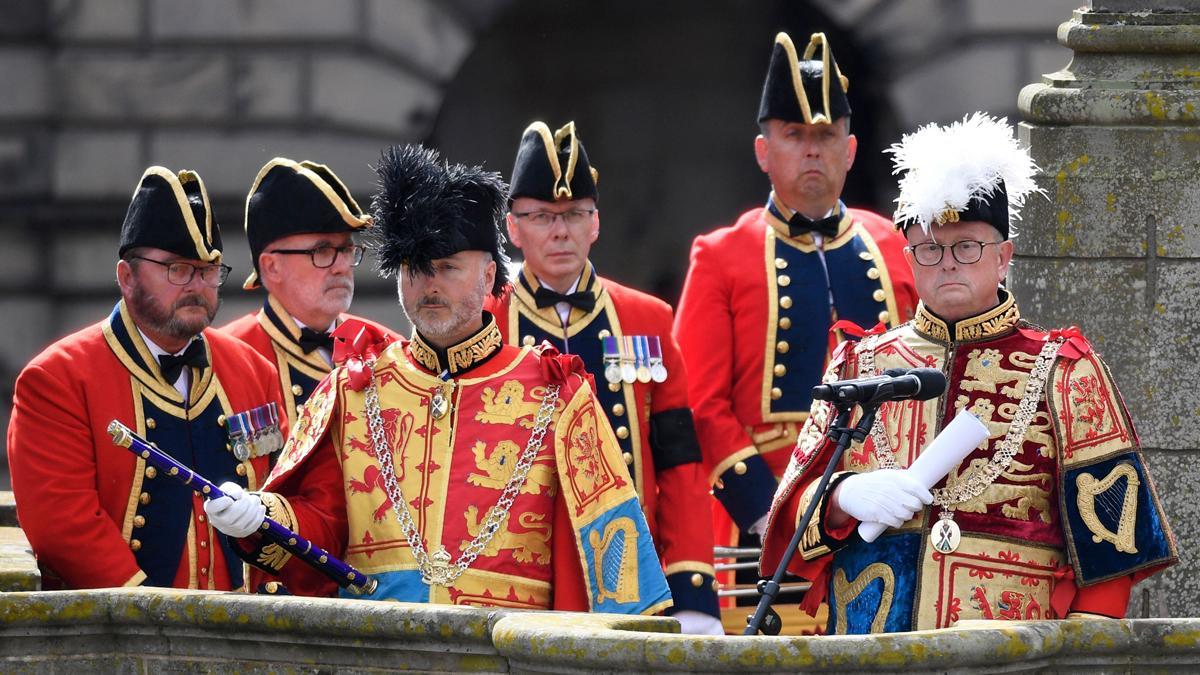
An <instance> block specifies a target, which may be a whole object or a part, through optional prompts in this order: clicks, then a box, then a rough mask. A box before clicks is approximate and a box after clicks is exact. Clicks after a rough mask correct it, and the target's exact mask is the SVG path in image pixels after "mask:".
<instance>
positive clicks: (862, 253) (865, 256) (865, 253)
mask: <svg viewBox="0 0 1200 675" xmlns="http://www.w3.org/2000/svg"><path fill="white" fill-rule="evenodd" d="M858 257H859V258H860V259H862V260H874V259H875V256H873V255H871V252H870V251H859V252H858Z"/></svg>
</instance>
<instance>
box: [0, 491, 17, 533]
mask: <svg viewBox="0 0 1200 675" xmlns="http://www.w3.org/2000/svg"><path fill="white" fill-rule="evenodd" d="M16 526H17V500H16V499H14V498H13V493H12V492H9V491H7V490H0V527H16Z"/></svg>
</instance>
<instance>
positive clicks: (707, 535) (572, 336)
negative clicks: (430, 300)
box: [487, 264, 719, 616]
mask: <svg viewBox="0 0 1200 675" xmlns="http://www.w3.org/2000/svg"><path fill="white" fill-rule="evenodd" d="M538 287H539V283H538V281H537V278H536V277H534V276H533V275H532V274H531V273H529V272H528V270H523V271H522V274H521V275H520V276H519V277H518V278H517V279H516V281H515V282H514V284H513V285H512V286H509V288H508V289H507V290H506V291H505V294H504V295H503V296H502V297H501V298H499V299H495V298H489V300H488V305H487V308H488V309H489V310H490V311H491V312H492V313H493V314H494V315H495V316H496V317H497V321H498V323H499V326H500V330H501V332H502V333H503V334H504V337H505V341H506V342H508V343H509V344H513V345H518V344H526V345H531V344H540V343H541V342H543V341H548V342H550V343H551V344H552V345H554V347H555V348H557V349H559V350H560V351H562V352H564V353H571V354H576V355H578V356H579V357H580V358H581V359H583V362H584V366H585V367H586V368H587V370H588V372H589V373H591V374H592V377H593V378H594V380H595V383H596V389H597V398H598V399H599V400H600V402H601V404H602V405H603V406H604V411H605V413H606V414H607V416H608V420H609V423H610V424H612V427H613V429H614V430H615V431H616V434H617V439H618V443H619V444H620V446H621V451H622V454H623V456H624V458H625V462H626V464H627V468H628V469H629V474H630V476H631V477H632V478H633V481H634V484H635V485H636V486H637V491H638V497H639V498H640V499H641V502H642V507H643V510H644V511H645V514H646V520H647V522H648V523H649V525H650V532H651V534H652V535H653V537H654V541H655V544H656V546H657V549H658V552H659V555H660V557H661V560H662V564H663V567H664V569H665V571H666V575H667V582H668V583H669V584H670V586H671V595H672V597H673V598H674V600H675V606H674V608H673V609H672V611H679V610H683V609H689V610H696V611H701V612H706V613H708V614H711V615H713V616H717V615H718V614H719V610H718V607H717V601H716V591H715V590H714V586H713V581H714V579H713V577H714V572H713V564H712V563H713V560H712V555H713V536H712V525H711V523H710V522H709V520H708V519H707V518H697V517H696V513H697V512H698V511H700V512H705V511H707V509H708V504H709V496H708V484H707V482H706V481H705V476H704V470H703V465H702V464H701V456H700V448H699V446H698V444H697V442H696V435H695V427H694V425H693V422H692V414H691V409H690V408H689V406H688V399H687V381H688V379H687V369H686V368H685V367H684V364H683V359H682V358H681V357H680V356H679V348H678V347H677V346H676V344H675V340H674V338H673V337H671V319H672V317H671V307H670V306H669V305H667V304H666V303H665V302H663V301H661V300H659V299H657V298H654V297H652V296H650V295H647V294H645V293H641V292H639V291H635V290H633V289H631V288H628V287H625V286H622V285H620V284H618V283H616V282H614V281H612V280H610V279H605V278H603V277H598V276H596V274H595V272H594V270H593V269H592V266H591V265H590V264H589V265H587V266H586V268H585V269H584V271H583V274H582V275H581V278H580V280H579V283H578V285H577V290H578V292H581V293H587V294H590V295H591V296H592V298H593V299H594V301H595V306H594V307H593V308H592V309H590V310H588V311H584V310H583V309H580V308H578V307H572V308H571V313H570V315H569V316H568V317H567V319H568V321H567V326H566V327H565V328H564V327H563V325H562V322H561V319H560V317H559V315H558V313H557V310H556V309H555V308H554V307H553V306H549V307H543V308H540V309H539V308H538V306H537V302H536V301H535V299H534V294H535V293H536V292H537V289H538ZM614 336H615V337H616V338H617V339H618V340H620V339H621V338H624V337H632V336H645V337H652V338H657V340H658V344H659V345H660V346H661V352H662V354H661V356H662V364H663V368H664V369H665V373H666V379H665V380H664V381H663V382H654V381H653V380H650V381H648V382H641V381H635V382H633V383H631V384H627V383H624V382H611V381H608V380H607V379H606V376H605V365H606V364H605V360H604V348H603V340H602V338H604V337H614ZM647 344H649V343H647ZM622 351H627V350H624V349H622Z"/></svg>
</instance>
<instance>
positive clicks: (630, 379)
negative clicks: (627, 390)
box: [621, 361, 637, 384]
mask: <svg viewBox="0 0 1200 675" xmlns="http://www.w3.org/2000/svg"><path fill="white" fill-rule="evenodd" d="M621 381H622V382H624V383H625V384H633V383H634V382H637V368H634V367H633V363H631V362H629V361H626V362H625V363H622V364H621Z"/></svg>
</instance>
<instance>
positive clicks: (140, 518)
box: [133, 515, 146, 527]
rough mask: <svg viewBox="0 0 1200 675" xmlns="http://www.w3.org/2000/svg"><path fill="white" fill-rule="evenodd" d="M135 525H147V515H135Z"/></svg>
mask: <svg viewBox="0 0 1200 675" xmlns="http://www.w3.org/2000/svg"><path fill="white" fill-rule="evenodd" d="M133 526H134V527H145V526H146V516H141V515H139V516H134V517H133Z"/></svg>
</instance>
